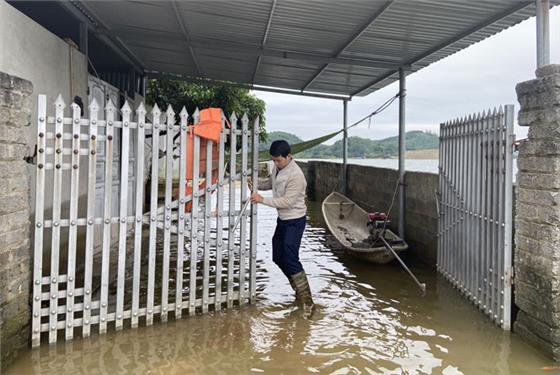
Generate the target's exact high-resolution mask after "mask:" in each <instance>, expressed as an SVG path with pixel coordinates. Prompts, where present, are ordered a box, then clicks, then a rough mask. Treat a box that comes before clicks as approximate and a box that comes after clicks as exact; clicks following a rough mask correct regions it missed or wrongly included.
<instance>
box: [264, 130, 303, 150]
mask: <svg viewBox="0 0 560 375" xmlns="http://www.w3.org/2000/svg"><path fill="white" fill-rule="evenodd" d="M282 139H283V140H285V141H287V142H288V143H289V144H291V145H293V144H296V143H301V142H303V140H302V139H301V138H299V137H298V136H297V135H294V134H292V133H286V132H270V133H268V139H267V141H266V142H261V143H260V144H259V150H260V151H264V150H268V149H269V148H270V144H271V143H272V142H274V141H278V140H282Z"/></svg>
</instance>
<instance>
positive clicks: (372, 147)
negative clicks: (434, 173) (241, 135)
mask: <svg viewBox="0 0 560 375" xmlns="http://www.w3.org/2000/svg"><path fill="white" fill-rule="evenodd" d="M278 139H284V140H286V141H288V143H290V144H296V143H300V142H303V140H302V139H301V138H299V137H298V136H296V135H294V134H291V133H286V132H270V133H269V134H268V141H267V142H263V143H261V145H260V149H261V150H268V148H269V147H270V144H271V143H272V142H273V141H275V140H278ZM398 143H399V137H389V138H385V139H380V140H372V139H367V138H361V137H348V157H349V158H391V157H395V156H397V155H398V147H399V145H398ZM438 147H439V138H438V136H437V135H436V134H433V133H429V132H424V131H420V130H412V131H409V132H406V149H407V150H409V151H412V150H433V149H437V148H438ZM340 157H342V140H339V141H336V142H335V143H334V144H332V145H330V146H329V145H324V144H321V145H318V146H315V147H313V148H310V149H309V150H305V151H303V152H301V153H299V154H298V158H314V159H315V158H316V159H323V158H324V159H329V158H340Z"/></svg>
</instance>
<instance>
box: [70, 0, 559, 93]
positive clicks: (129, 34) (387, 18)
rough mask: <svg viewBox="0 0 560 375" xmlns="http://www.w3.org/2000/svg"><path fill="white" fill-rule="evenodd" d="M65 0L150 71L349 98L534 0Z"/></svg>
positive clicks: (515, 14)
mask: <svg viewBox="0 0 560 375" xmlns="http://www.w3.org/2000/svg"><path fill="white" fill-rule="evenodd" d="M551 3H553V4H554V5H556V4H558V3H560V0H553V1H551ZM73 4H74V5H75V6H77V7H79V8H80V9H81V10H82V11H83V12H85V13H86V14H87V15H88V16H90V17H92V18H93V19H94V20H95V21H96V22H97V23H99V25H100V27H101V29H102V30H103V32H104V33H107V34H109V35H110V36H111V37H112V38H114V39H115V40H117V41H119V42H120V43H121V44H122V46H123V48H125V49H126V50H127V52H128V53H130V54H131V55H133V56H134V57H135V60H136V61H138V62H139V63H140V65H141V66H142V67H143V68H144V69H145V70H146V71H148V72H160V73H169V74H180V75H183V76H186V77H191V78H205V79H212V80H226V81H230V82H236V83H240V84H249V85H252V84H254V85H264V86H272V87H278V88H284V89H291V90H299V91H308V92H322V93H328V94H339V95H352V96H353V95H359V96H363V95H367V94H369V93H371V92H373V91H375V90H378V89H380V88H382V87H384V86H386V85H388V84H390V83H391V82H393V81H395V80H396V79H397V78H398V77H397V71H398V68H399V66H410V67H411V70H412V71H417V70H419V69H421V68H423V67H426V66H428V65H429V64H431V63H433V62H435V61H438V60H440V59H442V58H444V57H446V56H449V55H451V54H453V53H455V52H457V51H459V50H461V49H464V48H466V47H468V46H470V45H471V44H473V43H476V42H478V41H480V40H483V39H485V38H487V37H489V36H491V35H494V34H496V33H498V32H500V31H501V30H504V29H506V28H508V27H510V26H512V25H515V24H517V23H519V22H521V21H523V20H525V19H527V18H529V17H531V16H533V15H534V14H535V9H534V1H512V0H476V1H465V0H395V1H384V0H383V1H382V0H370V1H365V0H346V1H339V0H305V1H302V0H233V1H225V0H212V1H201V0H190V1H183V2H168V1H121V2H103V1H81V2H79V1H74V2H73Z"/></svg>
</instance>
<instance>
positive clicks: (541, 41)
mask: <svg viewBox="0 0 560 375" xmlns="http://www.w3.org/2000/svg"><path fill="white" fill-rule="evenodd" d="M535 8H536V16H537V68H540V67H542V66H545V65H548V64H550V21H549V19H550V17H549V9H550V1H549V0H535Z"/></svg>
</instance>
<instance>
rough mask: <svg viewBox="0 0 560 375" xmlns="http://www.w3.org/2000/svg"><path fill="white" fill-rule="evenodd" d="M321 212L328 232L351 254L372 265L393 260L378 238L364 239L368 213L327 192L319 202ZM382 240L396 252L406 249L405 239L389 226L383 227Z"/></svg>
mask: <svg viewBox="0 0 560 375" xmlns="http://www.w3.org/2000/svg"><path fill="white" fill-rule="evenodd" d="M322 212H323V217H324V219H325V223H326V224H327V227H328V229H329V230H330V232H331V233H332V234H333V236H334V237H335V238H336V239H337V240H338V242H340V244H341V245H342V246H343V247H344V248H345V249H346V251H347V252H348V253H349V254H350V255H352V256H353V257H355V258H357V259H360V260H364V261H367V262H371V263H376V264H386V263H389V262H391V261H393V260H394V259H395V256H394V255H393V253H392V252H391V251H390V250H388V249H387V248H386V247H385V246H384V245H383V243H382V242H381V241H378V242H376V243H374V244H370V243H369V242H368V239H369V237H370V231H369V228H368V225H367V224H368V213H367V212H366V211H364V210H363V209H362V208H361V207H360V206H358V205H357V204H356V203H354V202H353V201H351V200H350V199H348V198H347V197H345V196H344V195H342V194H340V193H337V192H333V193H331V194H330V195H329V196H328V197H327V198H325V200H324V201H323V205H322ZM385 239H386V240H387V242H389V244H390V245H391V247H392V248H393V250H395V252H396V253H397V254H398V253H400V252H403V251H405V250H406V249H408V245H407V244H406V242H405V241H404V240H402V239H401V238H399V237H398V236H397V235H396V234H395V233H393V232H392V231H391V230H389V229H386V230H385Z"/></svg>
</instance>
